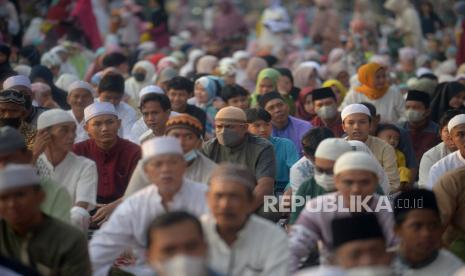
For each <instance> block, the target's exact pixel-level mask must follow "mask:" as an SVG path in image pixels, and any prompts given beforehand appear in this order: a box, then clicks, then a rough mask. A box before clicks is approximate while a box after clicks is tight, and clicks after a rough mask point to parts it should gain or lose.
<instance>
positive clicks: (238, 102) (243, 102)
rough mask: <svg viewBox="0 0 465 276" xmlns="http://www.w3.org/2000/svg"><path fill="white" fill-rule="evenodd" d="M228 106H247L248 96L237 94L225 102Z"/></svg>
mask: <svg viewBox="0 0 465 276" xmlns="http://www.w3.org/2000/svg"><path fill="white" fill-rule="evenodd" d="M227 104H228V106H234V107H237V108H240V109H242V110H246V109H247V108H249V98H248V97H247V96H237V97H234V98H231V99H229V100H228V102H227Z"/></svg>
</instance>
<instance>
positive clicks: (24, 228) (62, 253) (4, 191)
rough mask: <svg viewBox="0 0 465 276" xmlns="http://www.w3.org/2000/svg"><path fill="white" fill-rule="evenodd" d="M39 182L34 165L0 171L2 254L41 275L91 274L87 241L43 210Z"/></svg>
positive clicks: (15, 166) (9, 166)
mask: <svg viewBox="0 0 465 276" xmlns="http://www.w3.org/2000/svg"><path fill="white" fill-rule="evenodd" d="M39 182H40V178H39V176H38V175H37V172H36V170H35V168H34V167H32V166H31V165H26V164H9V165H7V166H6V167H5V168H3V169H2V170H0V217H1V218H2V219H1V220H0V255H1V256H4V257H7V258H11V259H13V260H15V261H18V262H20V263H21V264H23V265H26V266H28V267H30V268H32V269H35V270H36V271H38V272H39V273H40V274H41V275H49V274H50V273H51V271H53V272H54V273H57V274H60V275H90V274H91V265H90V261H89V254H88V251H87V238H86V237H85V235H84V234H83V233H81V232H80V231H79V230H77V229H76V228H74V227H72V226H70V225H69V224H67V223H64V222H61V221H59V220H57V219H56V218H53V217H49V216H48V215H46V214H44V213H43V212H42V211H41V208H40V204H41V203H42V202H43V201H44V199H45V193H44V191H43V190H42V186H41V185H40V184H39ZM12 202H14V203H12ZM23 256H26V257H23Z"/></svg>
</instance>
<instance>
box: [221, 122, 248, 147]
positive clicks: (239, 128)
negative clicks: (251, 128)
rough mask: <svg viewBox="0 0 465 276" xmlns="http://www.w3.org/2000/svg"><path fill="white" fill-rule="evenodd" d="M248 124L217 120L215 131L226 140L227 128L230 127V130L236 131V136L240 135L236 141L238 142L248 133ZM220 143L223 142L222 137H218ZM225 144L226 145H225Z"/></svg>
mask: <svg viewBox="0 0 465 276" xmlns="http://www.w3.org/2000/svg"><path fill="white" fill-rule="evenodd" d="M247 128H248V127H247V124H238V123H228V122H225V121H218V120H217V121H215V133H216V136H217V137H219V136H222V137H223V140H224V141H226V140H227V139H228V138H227V137H226V136H227V135H225V131H226V129H229V131H233V132H235V134H236V136H238V137H240V139H239V140H238V141H235V142H236V143H240V142H241V141H242V139H243V138H244V137H245V135H246V133H247ZM218 142H219V143H222V141H221V139H218ZM223 146H224V145H223ZM229 146H236V144H234V145H229Z"/></svg>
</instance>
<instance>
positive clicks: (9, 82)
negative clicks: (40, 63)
mask: <svg viewBox="0 0 465 276" xmlns="http://www.w3.org/2000/svg"><path fill="white" fill-rule="evenodd" d="M5 89H14V90H17V91H19V92H21V93H22V94H23V95H24V96H25V98H26V105H25V106H26V117H25V119H24V120H25V121H26V122H27V123H28V124H31V125H32V126H33V127H35V126H36V125H37V119H38V118H39V115H40V113H42V112H44V111H45V110H47V109H46V108H43V107H38V106H34V105H32V99H33V95H32V90H31V81H30V80H29V78H28V77H26V76H22V75H17V76H11V77H9V78H7V79H6V80H5V81H4V82H3V90H5Z"/></svg>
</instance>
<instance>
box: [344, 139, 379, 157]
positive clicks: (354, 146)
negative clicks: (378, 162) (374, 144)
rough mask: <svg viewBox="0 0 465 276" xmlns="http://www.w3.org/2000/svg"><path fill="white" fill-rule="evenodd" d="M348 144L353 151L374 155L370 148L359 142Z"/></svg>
mask: <svg viewBox="0 0 465 276" xmlns="http://www.w3.org/2000/svg"><path fill="white" fill-rule="evenodd" d="M347 142H348V143H349V144H350V146H351V147H352V150H354V151H363V152H366V153H369V154H370V155H372V154H373V153H371V150H370V148H368V146H367V145H366V144H365V143H363V142H360V141H358V140H350V141H347Z"/></svg>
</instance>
